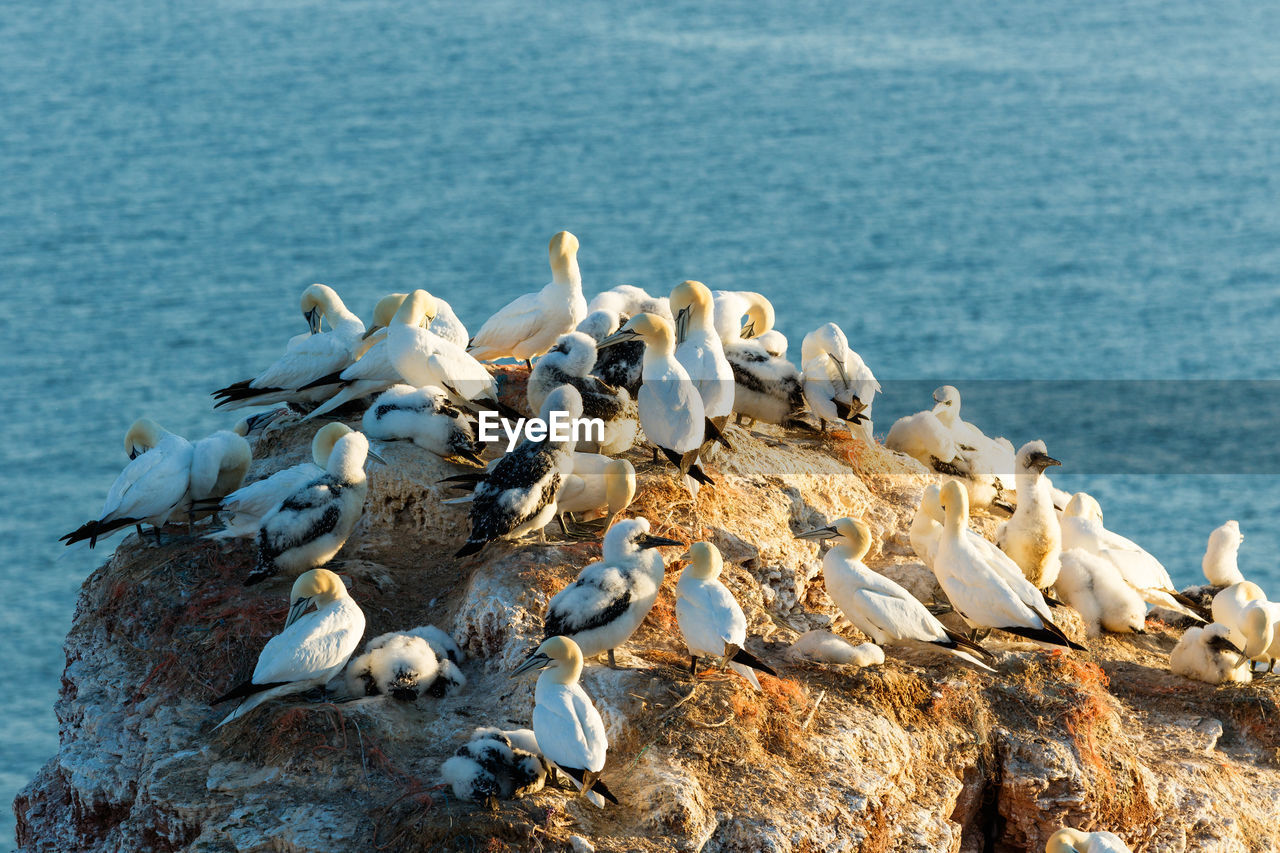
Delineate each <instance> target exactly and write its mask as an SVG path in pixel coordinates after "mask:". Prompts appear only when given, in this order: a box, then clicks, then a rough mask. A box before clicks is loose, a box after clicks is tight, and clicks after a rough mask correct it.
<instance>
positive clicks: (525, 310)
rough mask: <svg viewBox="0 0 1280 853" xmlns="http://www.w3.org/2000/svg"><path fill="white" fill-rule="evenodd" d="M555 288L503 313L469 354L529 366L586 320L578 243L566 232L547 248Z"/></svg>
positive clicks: (480, 335)
mask: <svg viewBox="0 0 1280 853" xmlns="http://www.w3.org/2000/svg"><path fill="white" fill-rule="evenodd" d="M548 253H549V255H550V258H551V274H552V275H551V283H550V284H548V285H546V286H545V287H543V288H542V290H540V291H538V292H537V293H526V294H524V295H523V296H520V297H518V298H516V299H515V300H513V301H512V302H509V303H507V304H506V305H504V306H503V307H502V308H499V309H498V311H497V313H495V314H494V315H493V316H492V317H490V318H489V319H488V320H485V322H484V325H483V326H481V327H480V331H478V332H476V334H475V337H474V338H472V339H471V345H470V347H469V349H468V352H470V353H471V354H472V355H473V356H475V357H476V358H477V359H480V360H481V361H493V360H494V359H498V358H517V359H522V360H524V361H526V362H527V361H530V360H531V359H532V358H534V357H535V356H539V355H542V354H543V353H544V352H546V351H547V350H549V349H551V347H552V345H554V344H555V342H556V340H557V339H558V338H559V337H560V336H561V335H563V334H566V333H568V332H572V331H573V327H574V326H576V325H578V323H580V322H582V318H583V317H586V316H587V300H586V298H584V297H583V295H582V274H581V273H580V272H578V238H577V237H575V236H573V235H572V234H570V233H569V232H568V231H561V232H560V233H559V234H556V235H555V236H554V237H552V238H551V243H550V245H549V246H548Z"/></svg>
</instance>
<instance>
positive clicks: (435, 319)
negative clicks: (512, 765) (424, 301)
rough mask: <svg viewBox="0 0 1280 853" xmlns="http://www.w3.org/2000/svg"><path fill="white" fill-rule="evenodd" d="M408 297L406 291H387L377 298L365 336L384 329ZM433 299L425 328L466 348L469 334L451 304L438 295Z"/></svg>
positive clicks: (455, 344) (469, 337)
mask: <svg viewBox="0 0 1280 853" xmlns="http://www.w3.org/2000/svg"><path fill="white" fill-rule="evenodd" d="M408 297H409V294H407V293H388V294H387V295H386V296H384V297H382V298H381V299H379V300H378V302H377V304H376V305H374V306H373V325H372V326H370V327H369V331H367V332H365V333H364V334H365V337H366V338H369V337H370V336H372V335H373V334H374V333H376V332H377V331H378V330H379V329H385V328H386V327H387V326H388V325H390V323H391V318H392V317H394V316H395V315H396V312H397V311H399V310H400V306H401V305H403V304H404V301H405V299H407V298H408ZM432 298H433V299H434V300H435V313H434V314H433V315H432V316H431V317H430V318H429V319H428V325H427V326H426V328H427V330H428V331H430V332H431V333H432V334H434V335H437V336H439V337H441V338H443V339H444V340H446V341H448V342H449V343H451V344H453V345H454V346H459V347H462V348H463V349H466V347H467V341H469V340H470V339H471V336H470V335H468V334H467V327H466V326H464V325H463V324H462V321H461V320H459V319H458V315H457V314H455V313H454V311H453V306H452V305H450V304H449V303H448V302H446V301H444V300H443V299H441V298H440V297H439V296H433V297H432Z"/></svg>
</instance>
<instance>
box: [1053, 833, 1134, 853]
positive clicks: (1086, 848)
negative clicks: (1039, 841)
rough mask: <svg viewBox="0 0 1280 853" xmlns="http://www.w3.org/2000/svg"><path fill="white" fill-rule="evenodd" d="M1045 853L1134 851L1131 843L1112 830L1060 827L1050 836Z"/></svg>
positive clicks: (1114, 852) (1128, 852) (1116, 852)
mask: <svg viewBox="0 0 1280 853" xmlns="http://www.w3.org/2000/svg"><path fill="white" fill-rule="evenodd" d="M1044 853H1132V851H1130V850H1129V845H1127V844H1125V843H1124V842H1123V841H1121V840H1120V837H1119V836H1118V835H1114V834H1112V833H1110V832H1081V831H1080V830H1078V829H1059V830H1058V831H1057V832H1055V833H1054V834H1053V835H1052V836H1050V837H1049V842H1048V843H1047V844H1045V846H1044Z"/></svg>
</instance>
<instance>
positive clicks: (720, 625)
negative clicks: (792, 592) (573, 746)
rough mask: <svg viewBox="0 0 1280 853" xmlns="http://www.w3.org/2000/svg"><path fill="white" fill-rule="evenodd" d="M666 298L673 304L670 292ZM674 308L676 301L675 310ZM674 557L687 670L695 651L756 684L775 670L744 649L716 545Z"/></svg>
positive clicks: (743, 623) (737, 610)
mask: <svg viewBox="0 0 1280 853" xmlns="http://www.w3.org/2000/svg"><path fill="white" fill-rule="evenodd" d="M671 304H672V306H673V307H674V306H676V305H677V301H676V299H675V297H674V296H673V297H672V299H671ZM679 310H680V309H679V308H678V307H677V308H676V311H677V313H678V312H679ZM680 559H682V560H688V561H689V564H688V565H687V566H686V567H685V569H684V571H682V572H681V573H680V580H679V582H678V583H677V584H676V622H677V623H678V624H679V625H680V633H681V634H682V635H684V643H685V646H687V647H688V649H689V673H690V674H691V675H693V676H694V677H697V674H698V658H699V657H701V656H705V657H712V658H719V660H720V668H721V669H724V668H725V667H726V666H727V667H729V668H730V669H732V670H733V671H734V672H736V673H738V675H741V676H742V677H743V678H745V679H746V680H747V681H748V682H749V683H750V684H751V686H752V687H753V688H755V689H756V690H759V689H760V681H759V680H758V679H757V678H756V674H755V670H757V669H758V670H760V671H761V672H763V673H766V674H768V675H774V676H776V675H777V673H776V672H774V671H773V670H772V669H770V668H769V666H768V665H767V664H765V663H763V662H762V661H761V660H760V659H759V658H757V657H756V656H755V655H753V654H751V653H750V652H748V651H747V650H746V647H745V644H746V641H747V617H746V616H745V615H744V614H743V612H742V607H741V606H740V605H739V604H738V600H737V599H736V598H734V597H733V593H732V592H730V591H729V588H728V587H726V586H725V585H724V584H723V583H721V582H720V572H721V570H722V569H723V568H724V559H723V558H722V557H721V556H720V550H719V549H718V548H716V546H715V545H712V544H711V543H710V542H695V543H693V544H692V545H690V546H689V550H688V551H686V552H685V553H684V555H683V556H681V557H680ZM659 582H660V581H659Z"/></svg>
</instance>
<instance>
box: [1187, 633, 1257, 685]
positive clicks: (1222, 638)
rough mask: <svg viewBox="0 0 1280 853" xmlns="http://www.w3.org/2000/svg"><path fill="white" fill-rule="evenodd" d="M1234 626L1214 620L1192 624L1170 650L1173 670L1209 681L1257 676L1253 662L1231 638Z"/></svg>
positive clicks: (1240, 679)
mask: <svg viewBox="0 0 1280 853" xmlns="http://www.w3.org/2000/svg"><path fill="white" fill-rule="evenodd" d="M1230 634H1231V629H1230V628H1228V627H1227V626H1226V625H1221V624H1219V623H1217V622H1211V623H1210V624H1208V625H1205V626H1203V627H1201V626H1199V625H1196V626H1194V627H1191V628H1188V629H1187V630H1186V632H1185V633H1183V635H1182V639H1180V640H1178V644H1177V645H1176V646H1174V647H1173V651H1172V652H1170V653H1169V671H1170V672H1172V673H1173V674H1174V675H1181V676H1184V677H1186V678H1192V679H1195V680H1196V681H1203V682H1206V683H1208V684H1222V683H1223V682H1226V681H1235V682H1241V683H1244V682H1248V681H1252V680H1253V669H1252V664H1251V663H1250V661H1249V656H1248V655H1246V654H1245V653H1244V650H1243V649H1241V648H1239V647H1238V646H1236V645H1235V644H1234V643H1232V642H1231V639H1230Z"/></svg>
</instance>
